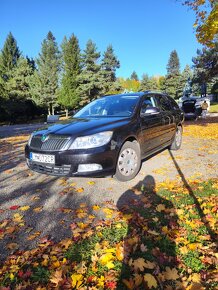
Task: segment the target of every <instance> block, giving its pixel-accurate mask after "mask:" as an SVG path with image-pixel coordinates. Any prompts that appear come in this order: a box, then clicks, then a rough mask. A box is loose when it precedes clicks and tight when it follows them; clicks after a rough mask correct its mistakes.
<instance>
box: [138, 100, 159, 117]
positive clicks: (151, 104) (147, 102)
mask: <svg viewBox="0 0 218 290" xmlns="http://www.w3.org/2000/svg"><path fill="white" fill-rule="evenodd" d="M149 107H156V103H155V100H154V97H153V96H146V97H145V98H144V99H143V101H142V105H141V110H140V114H141V115H143V114H144V113H145V111H146V109H147V108H149Z"/></svg>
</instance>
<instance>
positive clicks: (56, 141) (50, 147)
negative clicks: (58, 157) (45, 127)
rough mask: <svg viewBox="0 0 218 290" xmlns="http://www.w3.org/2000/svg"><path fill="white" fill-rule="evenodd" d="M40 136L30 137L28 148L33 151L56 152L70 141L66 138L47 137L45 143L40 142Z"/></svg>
mask: <svg viewBox="0 0 218 290" xmlns="http://www.w3.org/2000/svg"><path fill="white" fill-rule="evenodd" d="M41 138H42V136H41V135H36V136H33V137H32V140H31V142H30V147H31V148H33V149H41V150H47V151H58V150H63V149H65V148H66V146H67V144H68V143H69V141H70V137H66V136H52V135H49V137H48V139H47V140H46V141H44V142H43V141H42V140H41Z"/></svg>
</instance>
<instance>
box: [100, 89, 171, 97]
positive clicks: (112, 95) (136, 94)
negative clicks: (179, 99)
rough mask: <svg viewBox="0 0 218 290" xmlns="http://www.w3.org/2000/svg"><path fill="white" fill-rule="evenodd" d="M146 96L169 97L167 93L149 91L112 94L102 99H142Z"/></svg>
mask: <svg viewBox="0 0 218 290" xmlns="http://www.w3.org/2000/svg"><path fill="white" fill-rule="evenodd" d="M146 94H156V95H160V96H163V95H167V94H166V93H163V92H160V91H152V90H148V91H141V92H131V93H123V94H111V95H105V96H102V98H104V97H108V96H110V97H118V96H119V97H121V96H139V97H142V96H144V95H146Z"/></svg>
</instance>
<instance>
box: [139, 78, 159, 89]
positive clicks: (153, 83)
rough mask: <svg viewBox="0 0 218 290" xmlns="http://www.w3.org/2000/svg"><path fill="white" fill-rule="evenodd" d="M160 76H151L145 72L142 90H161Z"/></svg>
mask: <svg viewBox="0 0 218 290" xmlns="http://www.w3.org/2000/svg"><path fill="white" fill-rule="evenodd" d="M159 89H160V86H159V78H158V77H149V76H148V75H147V74H143V76H142V81H141V85H140V91H147V90H152V91H156V90H159Z"/></svg>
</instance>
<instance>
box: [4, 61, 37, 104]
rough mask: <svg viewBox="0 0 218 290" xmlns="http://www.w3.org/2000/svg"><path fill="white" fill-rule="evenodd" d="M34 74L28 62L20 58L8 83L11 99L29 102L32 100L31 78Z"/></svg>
mask: <svg viewBox="0 0 218 290" xmlns="http://www.w3.org/2000/svg"><path fill="white" fill-rule="evenodd" d="M32 74H33V69H32V67H31V65H30V64H29V62H28V60H27V59H26V58H24V57H20V58H19V59H18V61H17V65H16V67H15V68H14V69H13V72H12V74H11V78H10V80H9V81H8V82H7V87H8V92H9V96H10V98H11V99H16V100H27V99H30V98H31V92H30V84H29V78H30V76H31V75H32Z"/></svg>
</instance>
